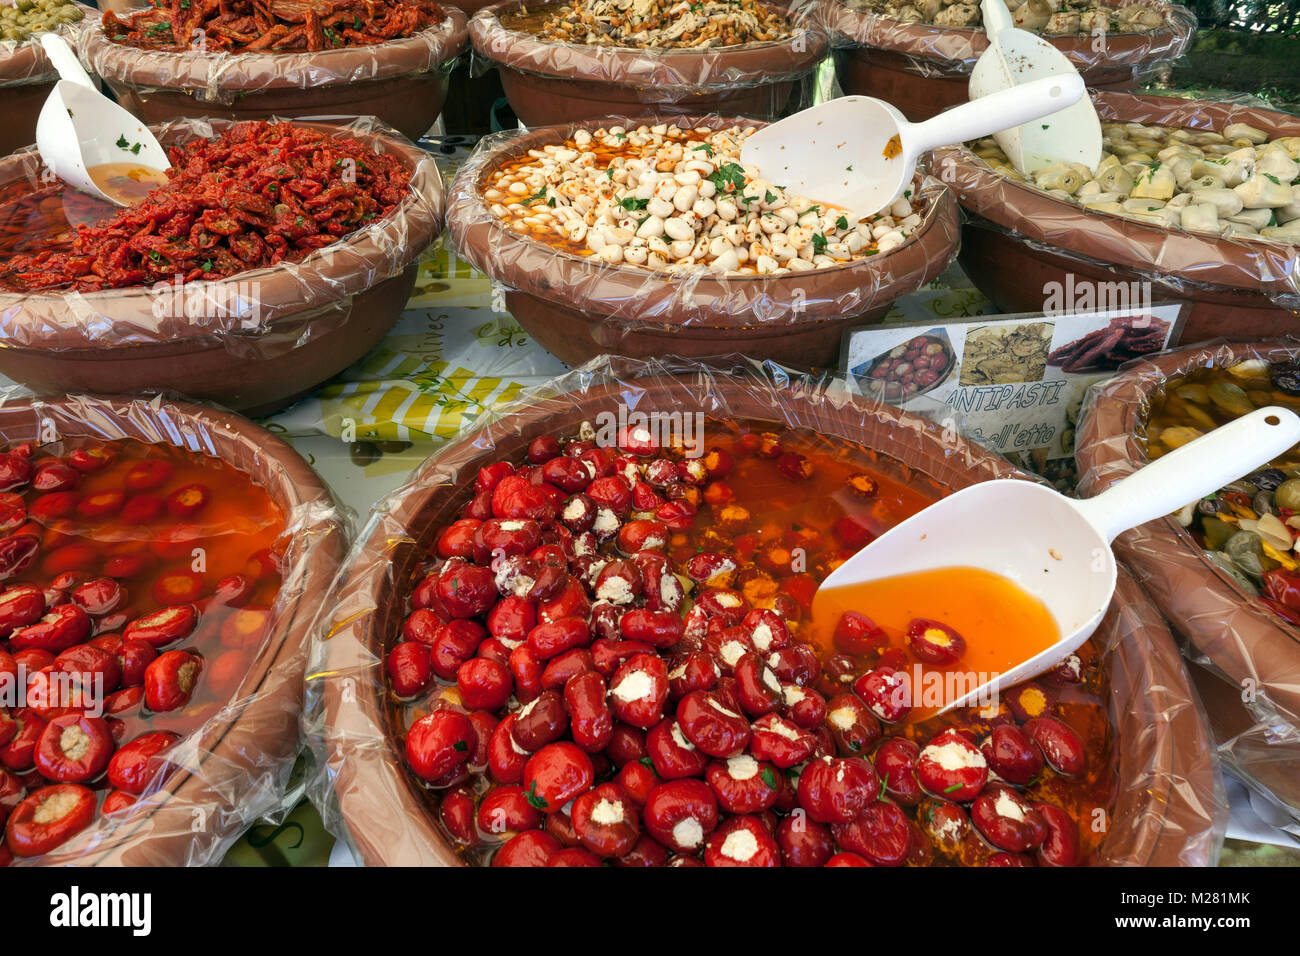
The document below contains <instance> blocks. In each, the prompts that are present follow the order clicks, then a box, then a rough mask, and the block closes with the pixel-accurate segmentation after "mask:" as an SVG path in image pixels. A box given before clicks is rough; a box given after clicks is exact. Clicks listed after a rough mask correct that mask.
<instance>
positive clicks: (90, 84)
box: [41, 33, 99, 93]
mask: <svg viewBox="0 0 1300 956" xmlns="http://www.w3.org/2000/svg"><path fill="white" fill-rule="evenodd" d="M41 46H42V47H44V48H45V53H46V55H47V56H49V58H50V62H51V63H53V64H54V68H55V69H56V70H58V71H59V77H60V78H61V79H64V80H67V81H68V82H69V83H76V84H78V85H79V86H84V87H86V88H87V89H90V90H95V92H96V93H98V92H99V90H98V89H96V87H95V81H94V80H92V79H91V78H90V74H89V73H87V72H86V71H85V70H83V69H82V68H81V63H80V62H78V60H77V54H75V53H73V52H72V47H70V46H68V44H67V41H66V40H64V39H63V37H61V36H58V35H57V34H54V33H42V34H41Z"/></svg>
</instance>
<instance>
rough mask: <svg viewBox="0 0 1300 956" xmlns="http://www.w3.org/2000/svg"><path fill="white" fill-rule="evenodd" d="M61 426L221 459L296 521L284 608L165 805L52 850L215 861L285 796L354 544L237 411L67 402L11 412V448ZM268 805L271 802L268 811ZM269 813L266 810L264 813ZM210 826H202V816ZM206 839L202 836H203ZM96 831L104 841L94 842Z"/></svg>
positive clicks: (170, 862) (2, 410)
mask: <svg viewBox="0 0 1300 956" xmlns="http://www.w3.org/2000/svg"><path fill="white" fill-rule="evenodd" d="M51 426H53V427H54V428H55V429H56V431H57V434H58V435H59V436H60V440H61V441H63V442H64V443H65V444H66V445H68V446H70V447H76V446H78V445H79V444H82V443H86V442H99V441H112V440H118V439H130V440H134V441H138V442H144V443H147V444H158V443H164V444H170V445H172V446H175V447H177V448H183V449H186V450H188V451H191V452H195V453H198V454H200V455H205V456H207V457H213V458H218V459H220V460H221V461H223V462H225V463H226V464H228V465H230V466H232V467H234V468H237V469H239V470H240V471H243V472H245V473H246V474H247V475H249V476H250V477H251V478H252V480H253V481H254V482H255V483H256V484H257V485H259V486H260V487H261V488H263V489H264V490H265V491H266V492H267V494H268V496H269V497H270V499H271V501H272V502H274V503H275V505H276V506H277V507H278V508H279V510H280V511H281V512H282V513H283V514H284V515H285V518H286V521H289V522H291V523H292V531H293V534H294V540H295V543H294V544H291V546H290V551H289V558H288V561H287V566H286V568H285V572H284V573H285V579H284V582H283V584H282V586H281V591H280V593H281V599H280V601H278V602H277V607H278V608H279V612H278V613H277V615H276V617H275V619H274V623H273V624H272V626H271V630H270V633H269V636H268V637H267V638H266V639H265V640H264V642H263V644H262V648H261V652H260V653H259V654H258V655H257V656H256V657H255V658H254V660H253V663H252V665H251V666H250V668H249V670H248V672H247V673H246V675H245V677H244V679H243V681H242V682H241V683H240V685H239V688H238V690H237V692H236V693H235V695H234V697H232V698H231V703H230V704H229V705H228V706H227V707H226V708H225V709H223V710H221V711H220V712H218V714H217V715H216V716H214V717H213V718H211V719H210V720H209V721H208V722H207V723H206V724H204V726H203V727H202V728H201V729H200V730H198V731H196V732H195V733H196V734H198V735H200V739H201V745H200V748H199V750H200V753H199V755H198V762H197V764H194V765H189V766H185V767H183V768H182V769H179V770H178V771H177V772H175V773H174V774H173V775H172V776H171V777H169V778H168V779H167V781H166V783H164V784H163V785H162V788H161V790H160V791H159V792H158V795H156V796H154V797H151V798H150V799H151V800H156V801H157V803H156V805H155V806H154V807H153V808H152V809H151V810H149V811H148V812H145V813H134V814H131V815H129V816H128V817H127V818H126V819H125V820H123V821H122V822H121V824H120V825H118V826H117V827H116V828H113V829H112V830H110V831H108V832H107V833H104V834H101V833H99V832H98V829H97V828H92V829H91V830H88V831H85V832H83V833H82V834H80V835H78V836H76V837H74V838H73V839H72V840H71V841H70V842H69V843H67V844H65V845H64V846H62V847H60V848H58V849H56V850H54V851H52V852H51V853H48V854H46V855H45V856H44V857H42V858H41V860H40V861H41V862H43V863H46V864H54V865H66V864H75V865H108V866H181V865H187V864H193V863H206V862H215V860H216V859H219V858H220V854H221V853H222V852H224V848H225V847H226V846H228V845H229V844H230V843H231V842H233V841H234V839H235V838H236V837H237V836H238V833H239V829H241V828H242V825H251V824H252V823H253V822H254V821H253V820H252V819H249V820H247V821H246V823H244V824H242V825H241V823H240V821H242V820H244V815H245V814H246V813H247V812H248V810H247V806H246V804H248V805H263V806H265V805H266V804H267V802H268V801H272V802H273V800H274V799H275V795H274V793H272V792H270V791H269V790H268V788H274V787H277V786H278V787H280V788H283V787H285V786H286V785H287V783H288V774H289V771H290V769H291V768H292V766H293V762H294V759H295V756H296V754H297V752H298V749H299V745H300V741H301V734H300V725H299V715H300V712H301V709H302V701H303V674H304V671H305V669H306V666H307V657H308V649H309V646H310V642H311V637H312V623H313V620H314V618H315V615H316V612H317V609H318V605H319V602H320V600H321V598H322V596H323V595H324V593H325V591H326V590H327V589H328V587H329V584H330V581H331V580H332V579H333V577H334V574H335V572H336V571H337V570H338V567H339V565H340V563H341V559H342V557H343V554H344V551H345V545H346V542H345V540H344V531H343V526H342V523H341V522H340V521H339V519H338V516H337V512H336V510H335V508H334V502H333V499H332V498H331V496H330V493H329V492H328V491H327V490H326V488H325V486H324V485H323V484H322V483H321V481H320V479H319V478H318V477H317V476H316V473H315V472H314V471H312V469H311V468H310V467H309V466H308V465H307V463H306V462H305V461H304V460H303V459H302V457H301V456H299V455H298V453H297V452H295V451H294V450H293V449H292V448H290V447H289V446H288V445H287V444H285V442H284V441H282V440H281V439H279V438H276V437H275V436H274V435H271V434H270V433H269V432H266V431H264V430H263V429H261V428H259V427H257V426H256V425H254V424H252V423H251V422H249V421H247V420H245V419H243V418H241V417H239V416H238V415H232V414H230V413H228V412H223V411H218V410H216V409H212V408H204V407H201V406H198V405H192V404H188V403H183V402H167V403H153V404H148V405H145V404H144V403H141V402H138V401H137V402H132V401H131V400H129V399H120V400H115V399H97V398H82V397H65V398H51V399H36V400H31V401H21V402H15V403H11V404H7V405H4V406H2V407H0V446H7V445H9V444H11V443H15V442H25V441H30V442H39V441H41V440H42V438H43V437H44V436H45V435H46V434H47V433H48V431H49V429H50V428H51ZM267 808H268V809H269V807H267ZM262 812H265V810H263V811H262ZM199 818H201V819H203V820H204V821H207V822H206V824H205V827H204V829H203V830H202V831H196V830H195V829H194V824H195V821H196V819H199ZM196 834H199V835H196ZM92 835H94V837H95V839H94V840H93V841H92V840H90V839H89V837H91V836H92Z"/></svg>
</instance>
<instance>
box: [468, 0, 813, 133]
mask: <svg viewBox="0 0 1300 956" xmlns="http://www.w3.org/2000/svg"><path fill="white" fill-rule="evenodd" d="M522 5H523V4H521V3H520V2H519V0H507V2H505V3H497V4H494V5H493V6H490V7H487V8H486V9H484V10H480V11H479V12H478V13H477V14H475V15H474V18H473V19H472V20H471V21H470V25H469V29H470V39H471V41H472V42H473V44H474V54H475V56H478V57H483V58H485V59H487V60H490V61H492V62H494V63H496V64H497V66H498V67H499V68H500V71H501V85H502V86H503V87H504V88H505V91H506V98H507V99H509V100H510V106H511V108H513V109H514V111H515V115H517V116H518V117H519V119H520V120H522V121H523V123H524V124H525V125H526V126H549V125H551V124H555V123H577V122H581V121H583V120H589V119H596V118H598V117H602V116H614V115H618V116H640V117H644V116H663V115H681V114H689V115H692V116H704V115H707V114H718V115H721V116H747V117H750V118H752V119H764V120H772V119H775V118H776V117H777V116H779V115H781V113H782V111H783V109H784V108H785V106H786V104H787V103H788V101H789V100H790V95H791V92H792V91H793V90H794V88H795V83H796V82H797V81H798V80H799V79H801V78H803V77H806V76H809V75H811V73H812V71H813V70H815V69H816V67H817V64H818V63H820V62H821V59H822V57H823V56H825V54H826V38H825V37H824V36H822V35H821V34H820V33H808V34H800V35H798V36H795V37H792V38H790V39H788V40H779V41H772V42H770V43H750V44H746V45H744V46H738V47H730V48H719V49H714V50H704V51H701V50H662V51H656V52H655V53H654V54H650V53H647V52H646V51H644V50H637V49H633V48H630V47H600V46H584V45H579V44H575V43H556V42H552V41H548V40H539V39H537V38H536V37H534V36H530V35H529V34H526V33H522V32H517V31H514V30H508V29H506V28H505V27H503V26H502V25H501V20H500V17H501V16H503V15H506V14H510V13H513V12H515V11H516V10H518V9H519V7H520V6H522ZM540 7H541V5H540V4H537V5H533V4H530V5H529V8H530V10H532V11H534V12H535V11H537V10H538V9H540Z"/></svg>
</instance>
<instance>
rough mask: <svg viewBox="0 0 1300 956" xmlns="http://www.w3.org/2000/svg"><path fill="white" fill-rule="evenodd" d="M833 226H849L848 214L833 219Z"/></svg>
mask: <svg viewBox="0 0 1300 956" xmlns="http://www.w3.org/2000/svg"><path fill="white" fill-rule="evenodd" d="M835 228H836V229H847V228H849V217H848V216H840V218H838V219H836V220H835Z"/></svg>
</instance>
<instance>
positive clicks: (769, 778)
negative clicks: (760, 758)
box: [761, 767, 776, 789]
mask: <svg viewBox="0 0 1300 956" xmlns="http://www.w3.org/2000/svg"><path fill="white" fill-rule="evenodd" d="M761 776H762V778H763V782H764V783H765V784H767V785H768V786H769V787H772V788H774V789H775V787H776V774H774V773H773V772H772V768H771V767H766V768H764V770H763V773H762V774H761Z"/></svg>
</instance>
